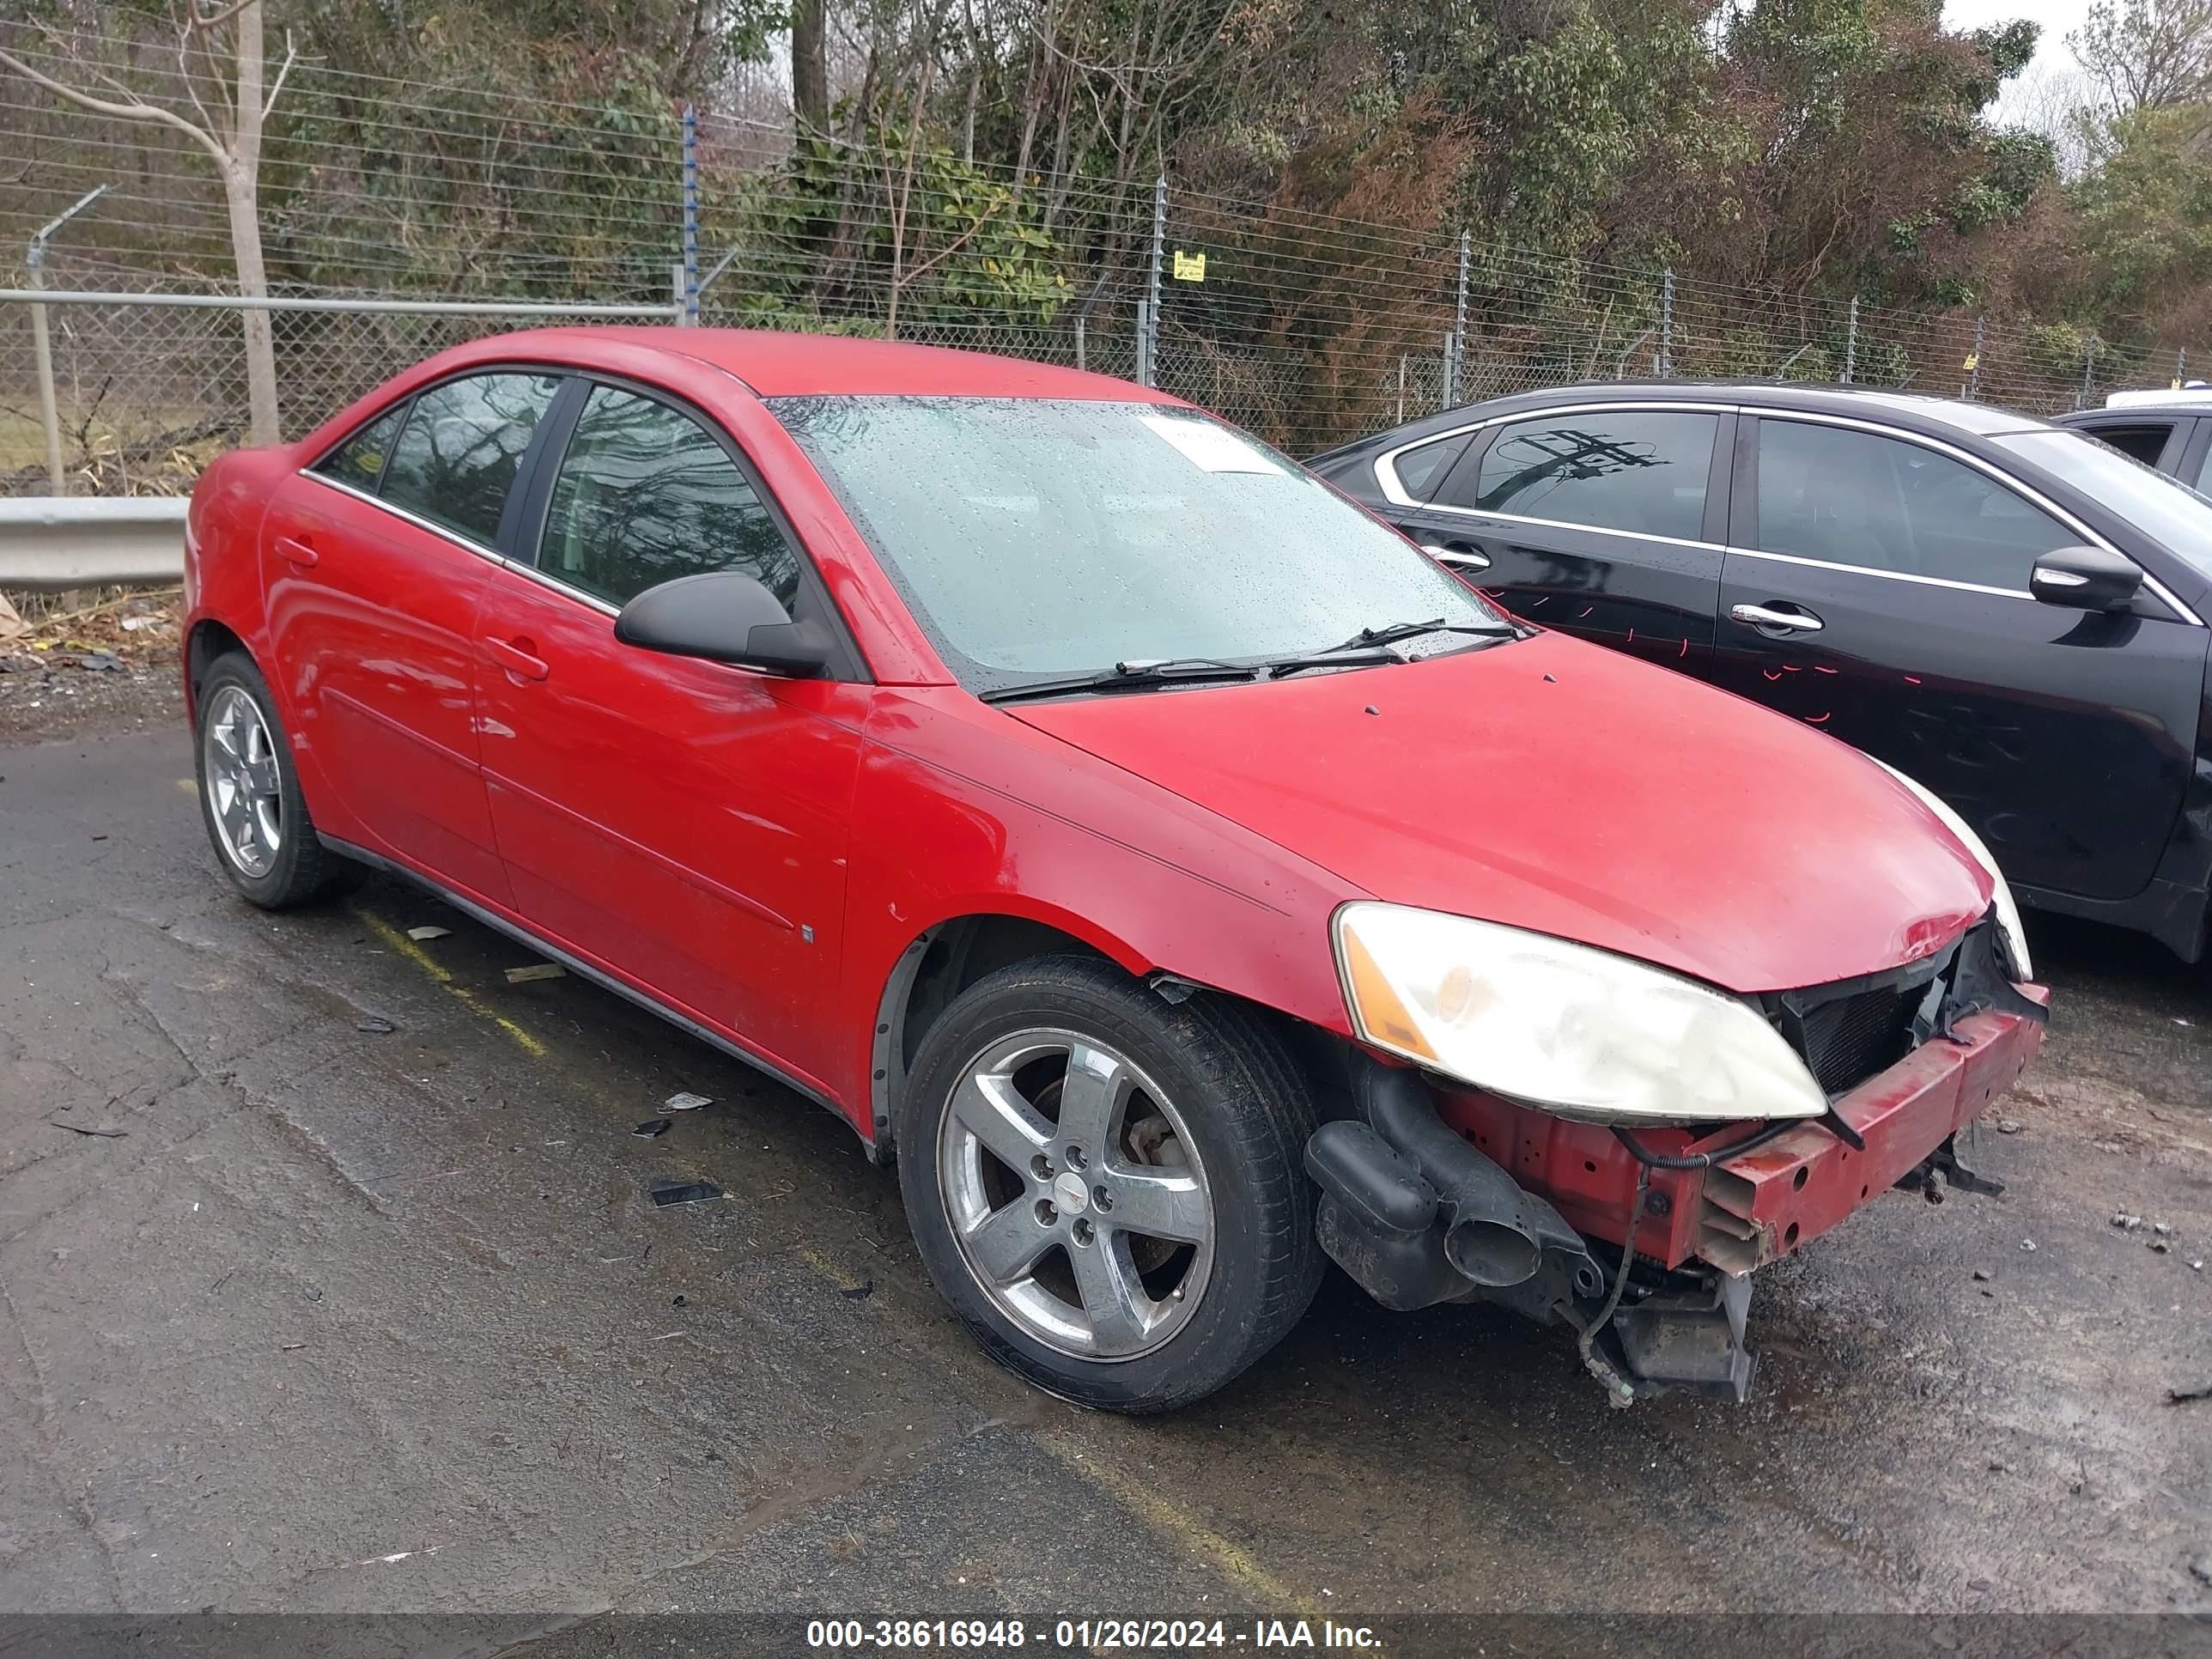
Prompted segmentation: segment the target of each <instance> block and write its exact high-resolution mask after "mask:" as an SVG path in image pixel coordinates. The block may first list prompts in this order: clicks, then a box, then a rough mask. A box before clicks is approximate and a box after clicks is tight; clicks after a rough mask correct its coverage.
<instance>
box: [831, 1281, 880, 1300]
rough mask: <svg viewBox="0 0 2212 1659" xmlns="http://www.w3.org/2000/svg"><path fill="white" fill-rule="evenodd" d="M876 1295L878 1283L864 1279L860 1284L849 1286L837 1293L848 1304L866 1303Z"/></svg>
mask: <svg viewBox="0 0 2212 1659" xmlns="http://www.w3.org/2000/svg"><path fill="white" fill-rule="evenodd" d="M875 1293H876V1281H875V1280H874V1279H862V1280H861V1281H860V1283H859V1284H857V1285H848V1286H847V1287H846V1288H845V1289H844V1290H842V1291H838V1292H837V1294H838V1295H840V1296H842V1297H844V1298H845V1300H847V1301H848V1302H865V1301H866V1300H867V1299H868V1297H872V1296H873V1295H874V1294H875Z"/></svg>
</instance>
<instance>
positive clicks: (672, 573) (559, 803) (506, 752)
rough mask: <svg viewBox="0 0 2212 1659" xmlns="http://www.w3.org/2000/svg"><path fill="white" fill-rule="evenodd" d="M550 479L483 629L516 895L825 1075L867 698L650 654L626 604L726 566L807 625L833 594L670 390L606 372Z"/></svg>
mask: <svg viewBox="0 0 2212 1659" xmlns="http://www.w3.org/2000/svg"><path fill="white" fill-rule="evenodd" d="M536 493H537V494H538V495H541V496H542V497H543V501H542V512H543V525H544V528H543V532H542V533H541V534H540V535H539V536H538V537H537V538H535V554H536V562H535V566H534V568H525V567H522V566H517V567H516V568H510V569H507V570H503V571H501V572H498V573H496V574H495V575H494V576H493V577H492V579H491V585H490V586H489V590H488V591H487V592H486V594H485V599H484V604H483V611H482V614H481V616H480V617H479V618H478V623H477V632H478V635H479V647H480V653H481V654H480V657H479V665H478V668H477V687H478V698H479V702H480V704H481V708H482V714H483V754H484V760H483V763H484V774H485V778H486V781H487V783H488V785H489V794H490V799H491V812H492V819H493V823H494V824H495V828H496V829H497V832H498V836H499V846H500V850H501V854H502V856H503V857H504V859H505V860H506V864H507V875H508V880H509V882H510V884H511V885H512V887H513V894H514V903H515V908H517V910H518V911H519V912H520V915H522V916H523V918H524V919H525V920H526V921H528V922H529V923H530V924H531V925H532V927H534V928H536V929H537V930H538V932H540V933H544V934H545V935H547V936H548V937H549V938H550V939H551V940H552V941H553V942H554V943H556V944H557V945H562V946H565V947H567V948H568V949H570V950H571V951H574V952H576V953H577V954H579V955H580V956H582V957H586V959H588V960H589V961H591V962H592V963H594V964H595V965H597V966H599V967H600V968H602V969H607V970H611V971H612V972H614V973H616V974H617V975H620V976H621V977H623V978H624V979H626V980H628V981H630V982H631V983H632V984H634V985H635V986H637V987H641V988H643V989H645V990H647V991H650V992H651V993H652V994H654V995H655V996H656V997H658V998H659V1000H662V1001H664V1002H667V1003H670V1004H671V1005H673V1006H675V1007H676V1008H677V1009H678V1012H682V1013H684V1014H686V1015H687V1016H689V1017H690V1018H693V1019H694V1020H696V1021H697V1022H699V1023H700V1024H704V1025H707V1026H708V1027H710V1028H711V1029H713V1030H716V1031H717V1032H719V1033H720V1034H721V1035H723V1036H726V1037H728V1038H731V1039H732V1040H734V1041H736V1042H739V1043H740V1044H742V1045H743V1046H744V1047H746V1048H750V1050H752V1051H753V1052H755V1053H757V1054H759V1055H761V1056H762V1057H763V1058H764V1059H767V1060H772V1061H774V1062H775V1064H777V1065H778V1066H780V1067H781V1069H783V1070H784V1071H786V1072H787V1073H793V1074H795V1075H796V1076H797V1077H798V1079H799V1081H801V1082H803V1083H814V1082H815V1081H816V1080H817V1079H819V1078H820V1077H821V1076H822V1075H823V1070H824V1068H826V1067H828V1066H829V1065H830V1064H831V1060H832V1057H831V1055H830V1054H829V1053H828V1052H827V1051H826V1050H825V1049H824V1048H823V1046H822V1042H821V1039H820V1037H819V1036H818V1033H819V1032H820V1030H822V1029H823V1020H822V1018H821V1012H820V1011H821V1010H822V1009H823V1007H825V1006H828V1005H829V1000H830V998H831V995H832V993H833V991H834V989H835V987H836V979H837V964H838V951H839V945H840V939H841V933H842V921H843V909H844V891H845V837H846V824H847V817H848V812H849V811H850V808H851V804H852V797H853V790H854V781H855V778H856V776H857V769H858V765H859V752H860V737H859V731H860V723H861V721H862V719H863V718H864V714H865V706H864V705H865V702H866V696H867V690H866V687H865V686H864V685H860V684H852V683H849V682H848V681H841V680H838V679H834V678H822V679H812V680H792V679H779V678H774V677H771V676H769V675H765V674H759V673H755V672H753V671H750V670H747V669H742V668H735V667H731V666H728V665H723V664H719V663H710V662H703V661H698V660H695V659H686V658H678V657H670V656H663V655H659V654H658V653H653V652H649V651H643V650H639V649H637V648H635V647H630V646H626V645H623V644H621V643H620V642H618V641H617V640H616V639H615V637H614V618H615V616H616V614H617V611H618V610H619V609H620V607H621V606H622V605H623V604H625V603H627V602H628V601H629V599H632V598H634V597H635V595H637V594H639V593H641V592H644V591H645V590H646V589H647V588H649V587H653V586H659V584H660V583H662V582H664V581H668V580H673V579H674V578H676V577H678V576H685V575H691V574H697V573H699V572H702V571H706V570H716V569H730V568H736V569H742V570H744V571H746V572H747V573H748V574H752V575H755V576H757V577H758V578H759V579H760V580H762V581H763V582H765V583H766V584H767V585H768V586H769V587H770V588H771V589H772V590H773V591H775V593H776V594H777V596H778V597H779V598H780V599H782V600H783V602H784V605H785V608H786V609H787V610H789V611H793V614H794V615H805V614H806V613H807V612H808V610H809V608H810V607H811V606H817V605H827V604H828V599H827V597H826V595H824V594H823V593H821V592H819V591H818V588H817V586H816V585H815V584H814V582H813V580H812V579H811V574H810V573H808V572H807V571H806V570H805V568H804V566H803V563H802V561H801V557H800V556H799V552H798V550H797V546H796V544H795V542H794V541H793V539H792V538H790V537H789V535H788V534H787V532H786V530H785V527H784V526H782V524H781V521H780V520H779V518H778V517H777V515H776V514H775V513H773V512H772V511H771V509H770V507H769V505H768V504H767V502H766V500H765V498H764V495H763V492H762V491H761V490H760V489H758V487H757V485H756V483H754V481H753V479H752V478H751V477H750V474H749V472H748V471H747V470H746V469H744V467H742V466H741V465H739V462H738V457H737V453H736V451H735V450H734V448H733V447H732V446H730V445H728V444H727V443H726V441H724V440H723V439H722V438H721V437H720V436H719V435H717V434H716V432H715V431H714V430H713V429H712V428H710V427H709V425H708V423H707V422H705V421H704V420H703V419H702V418H701V417H698V416H694V415H693V414H692V413H690V412H689V411H688V410H684V409H680V408H678V407H676V406H675V405H674V404H671V403H668V402H665V401H663V400H661V399H660V398H658V397H655V396H650V395H647V394H645V393H643V392H638V391H634V390H630V389H628V388H625V387H623V386H613V385H596V386H592V388H591V389H590V392H589V394H588V396H586V398H582V399H581V400H580V410H579V412H578V413H577V415H576V417H575V426H574V432H573V435H571V436H569V437H568V441H567V445H566V449H565V453H563V454H562V456H561V458H560V460H559V465H558V468H557V470H556V469H555V467H554V466H553V465H551V463H550V459H549V463H548V465H547V466H546V467H545V468H544V469H543V473H542V477H541V488H540V489H539V490H538V492H536ZM535 511H538V507H535V506H534V507H533V512H535ZM810 1034H815V1035H810ZM817 1086H818V1085H817ZM823 1092H825V1093H826V1092H827V1091H826V1090H825V1091H823Z"/></svg>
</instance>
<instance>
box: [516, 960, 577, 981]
mask: <svg viewBox="0 0 2212 1659" xmlns="http://www.w3.org/2000/svg"><path fill="white" fill-rule="evenodd" d="M566 978H568V969H566V968H563V967H562V965H561V964H560V963H557V962H533V963H531V964H530V965H529V966H528V967H527V968H510V969H507V983H508V984H509V985H527V984H529V983H530V982H531V981H533V980H540V979H566Z"/></svg>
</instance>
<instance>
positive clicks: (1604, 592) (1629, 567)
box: [1386, 408, 1735, 673]
mask: <svg viewBox="0 0 2212 1659" xmlns="http://www.w3.org/2000/svg"><path fill="white" fill-rule="evenodd" d="M1734 419H1735V416H1733V415H1732V414H1730V413H1728V412H1726V411H1715V410H1686V409H1607V408H1599V409H1577V410H1567V411H1565V412H1562V413H1558V414H1548V415H1540V416H1531V417H1530V418H1528V419H1526V420H1520V421H1515V422H1511V423H1510V424H1507V425H1502V426H1499V427H1497V428H1493V429H1492V430H1490V431H1488V432H1486V433H1478V434H1477V435H1476V437H1475V441H1474V443H1473V444H1471V445H1470V446H1468V448H1467V450H1466V452H1465V453H1463V454H1462V455H1461V456H1460V457H1459V458H1458V459H1457V460H1456V462H1455V464H1454V465H1453V466H1452V468H1451V471H1450V472H1449V474H1448V475H1447V476H1446V477H1444V478H1443V482H1442V483H1441V484H1440V485H1438V486H1437V489H1436V490H1435V491H1434V492H1433V494H1432V495H1430V496H1429V498H1428V499H1427V500H1426V501H1425V502H1424V503H1423V504H1422V505H1419V506H1414V507H1389V508H1387V509H1386V511H1387V512H1388V513H1389V515H1390V517H1391V518H1392V520H1394V521H1395V523H1396V524H1397V525H1398V526H1399V527H1400V528H1401V529H1402V530H1403V531H1405V532H1406V533H1407V535H1409V536H1411V537H1412V538H1413V539H1414V540H1415V541H1417V542H1420V543H1423V544H1425V545H1427V546H1428V547H1429V548H1430V550H1431V551H1432V552H1434V553H1435V554H1436V555H1437V557H1438V558H1440V559H1442V560H1443V562H1445V563H1447V564H1449V565H1450V566H1452V567H1453V568H1455V569H1456V570H1458V572H1459V573H1460V574H1461V575H1462V577H1463V578H1465V580H1468V581H1469V582H1471V583H1472V584H1474V586H1477V587H1479V588H1480V589H1481V590H1482V591H1483V592H1485V593H1486V594H1488V595H1490V596H1491V597H1492V598H1493V599H1496V600H1497V601H1498V603H1499V604H1500V605H1504V607H1505V609H1506V610H1508V611H1511V612H1513V613H1514V614H1515V615H1516V616H1518V617H1525V618H1526V619H1527V620H1528V621H1530V622H1534V623H1541V624H1542V625H1543V626H1545V627H1547V628H1555V629H1559V631H1561V632H1562V633H1567V634H1574V635H1579V636H1580V637H1581V638H1583V639H1586V640H1590V641H1595V642H1596V643H1597V644H1600V645H1607V646H1611V647H1614V648H1615V649H1617V650H1622V651H1626V652H1628V653H1631V654H1632V655H1635V656H1639V657H1645V658H1649V659H1651V660H1652V661H1654V662H1658V663H1663V664H1665V665H1667V666H1668V667H1670V668H1679V669H1683V670H1686V671H1689V672H1692V673H1703V672H1704V671H1705V670H1706V668H1707V667H1708V665H1709V662H1710V659H1711V653H1712V641H1713V609H1714V605H1715V603H1716V601H1717V597H1718V592H1719V586H1720V570H1721V552H1722V550H1721V544H1720V540H1719V535H1720V528H1721V525H1722V523H1723V495H1724V490H1723V488H1722V487H1721V485H1720V483H1718V482H1717V481H1718V480H1720V479H1722V478H1723V477H1725V461H1726V456H1727V450H1728V441H1729V432H1730V430H1731V427H1732V423H1733V422H1734ZM1416 453H1418V452H1416ZM1709 521H1710V522H1709Z"/></svg>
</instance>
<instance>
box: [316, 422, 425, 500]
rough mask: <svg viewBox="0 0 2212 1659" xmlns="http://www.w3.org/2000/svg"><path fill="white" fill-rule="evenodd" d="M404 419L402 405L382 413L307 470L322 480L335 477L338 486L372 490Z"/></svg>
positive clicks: (381, 472)
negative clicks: (316, 473)
mask: <svg viewBox="0 0 2212 1659" xmlns="http://www.w3.org/2000/svg"><path fill="white" fill-rule="evenodd" d="M406 416H407V405H406V404H404V403H403V404H400V405H399V407H398V408H397V409H390V410H386V411H385V412H384V413H383V414H381V415H380V416H377V417H376V418H375V419H374V420H373V421H371V422H369V423H368V425H367V426H364V427H362V428H358V429H357V430H356V432H355V433H354V435H353V436H352V437H350V438H348V439H347V440H346V441H344V442H343V443H342V444H340V445H339V446H338V447H337V448H336V449H333V450H332V451H331V453H329V454H327V455H325V456H324V457H323V459H321V460H319V461H317V462H316V463H315V465H313V467H312V468H311V469H309V470H310V471H315V472H319V473H321V474H322V475H323V476H324V477H326V478H336V479H337V481H338V482H339V483H349V484H351V485H352V486H353V487H354V488H355V489H367V490H371V491H374V489H375V488H376V481H377V480H378V479H379V478H380V477H383V476H384V462H385V458H386V456H388V455H390V454H391V453H392V439H393V437H394V436H395V435H398V431H399V422H401V421H403V420H404V419H405V418H406Z"/></svg>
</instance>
